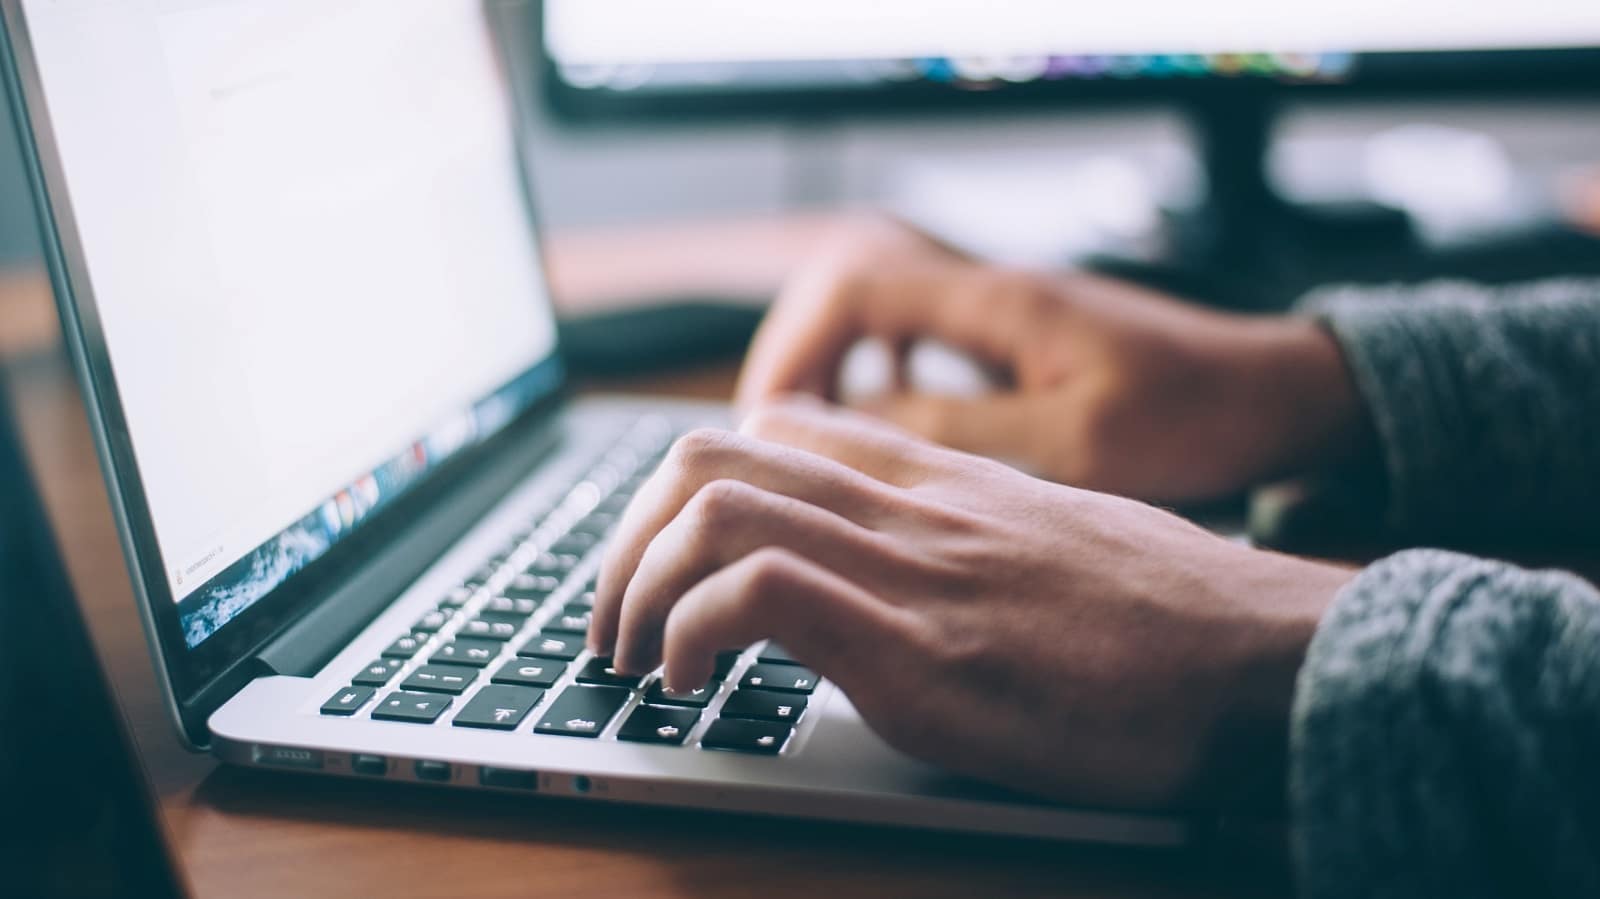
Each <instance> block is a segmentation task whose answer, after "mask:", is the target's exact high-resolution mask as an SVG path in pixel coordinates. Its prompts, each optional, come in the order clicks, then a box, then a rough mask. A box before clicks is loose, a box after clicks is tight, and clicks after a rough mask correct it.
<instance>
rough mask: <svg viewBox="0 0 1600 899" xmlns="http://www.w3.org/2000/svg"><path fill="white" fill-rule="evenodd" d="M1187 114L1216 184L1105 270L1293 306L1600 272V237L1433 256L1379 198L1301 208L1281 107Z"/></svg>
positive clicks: (1209, 298) (1497, 243)
mask: <svg viewBox="0 0 1600 899" xmlns="http://www.w3.org/2000/svg"><path fill="white" fill-rule="evenodd" d="M1230 87H1236V88H1238V90H1236V91H1229V92H1226V93H1224V94H1219V95H1217V96H1215V97H1210V98H1207V99H1204V100H1195V101H1193V102H1191V103H1190V104H1189V105H1188V106H1187V107H1186V113H1187V118H1188V121H1189V122H1190V125H1191V130H1192V132H1193V134H1194V140H1195V144H1196V151H1197V156H1198V158H1199V162H1200V167H1201V170H1202V174H1203V177H1204V183H1205V197H1204V200H1203V201H1202V202H1201V203H1200V204H1199V205H1197V206H1195V207H1193V208H1190V209H1184V210H1177V211H1169V212H1167V213H1166V215H1165V223H1164V227H1163V228H1162V229H1161V232H1160V234H1159V236H1158V237H1157V239H1156V240H1155V241H1154V242H1153V244H1154V245H1153V246H1152V247H1151V248H1150V251H1149V252H1147V253H1145V254H1142V255H1139V256H1101V257H1095V258H1093V259H1091V260H1089V261H1088V264H1089V266H1090V267H1092V268H1095V269H1097V270H1100V271H1103V272H1107V273H1110V274H1115V275H1118V276H1121V277H1126V278H1129V279H1132V280H1135V281H1139V282H1141V283H1145V284H1149V285H1150V286H1152V287H1157V288H1159V289H1162V290H1165V291H1168V292H1171V293H1175V294H1178V295H1181V296H1186V297H1189V298H1192V299H1196V300H1200V301H1203V302H1207V303H1211V304H1214V305H1218V306H1223V307H1227V308H1233V309H1240V310H1256V311H1269V310H1277V309H1282V308H1284V307H1285V306H1287V305H1288V304H1289V303H1291V302H1293V300H1294V299H1295V298H1296V297H1298V296H1300V295H1301V294H1303V293H1304V292H1305V291H1307V290H1309V289H1311V288H1312V287H1315V286H1317V285H1319V284H1326V283H1330V282H1334V281H1358V282H1359V281H1365V282H1372V281H1395V280H1400V281H1411V280H1423V279H1426V278H1430V277H1463V278H1470V279H1474V280H1481V281H1488V282H1504V281H1512V280H1520V279H1527V278H1537V277H1542V276H1547V275H1554V274H1578V273H1596V272H1600V240H1597V239H1596V238H1594V237H1593V236H1589V235H1584V234H1581V233H1577V232H1575V231H1573V230H1571V229H1569V228H1565V227H1563V226H1561V225H1558V224H1556V223H1551V224H1549V225H1548V226H1544V227H1541V228H1538V229H1534V230H1529V231H1523V232H1519V233H1516V234H1506V235H1501V236H1496V237H1495V238H1494V239H1492V240H1486V241H1483V242H1481V243H1478V244H1474V245H1470V246H1468V245H1463V246H1459V247H1453V248H1451V249H1450V250H1449V251H1444V252H1441V251H1437V250H1431V249H1429V248H1427V247H1425V246H1424V245H1423V243H1422V241H1420V240H1419V239H1418V237H1417V235H1416V232H1415V230H1414V229H1413V228H1412V224H1411V222H1410V220H1409V218H1408V216H1407V215H1406V214H1405V213H1404V212H1402V211H1400V210H1398V209H1393V208H1390V207H1385V206H1382V205H1379V204H1376V203H1363V202H1352V203H1317V204H1311V203H1295V202H1291V201H1289V200H1287V199H1285V198H1284V197H1283V196H1281V195H1280V194H1279V193H1278V192H1277V190H1276V189H1275V188H1274V187H1273V185H1272V182H1271V179H1270V177H1269V176H1268V165H1267V157H1268V153H1269V151H1270V149H1271V145H1272V138H1273V130H1274V125H1275V121H1276V118H1277V106H1276V103H1275V102H1274V101H1273V99H1272V97H1271V96H1270V95H1269V94H1268V92H1267V91H1266V90H1256V89H1254V88H1253V87H1252V86H1251V85H1247V84H1239V85H1230Z"/></svg>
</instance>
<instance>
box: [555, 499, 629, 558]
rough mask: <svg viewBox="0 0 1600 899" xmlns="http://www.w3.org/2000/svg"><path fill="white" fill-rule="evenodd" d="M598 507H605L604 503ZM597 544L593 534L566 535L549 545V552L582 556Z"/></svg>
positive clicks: (597, 540) (597, 538)
mask: <svg viewBox="0 0 1600 899" xmlns="http://www.w3.org/2000/svg"><path fill="white" fill-rule="evenodd" d="M600 505H601V506H602V507H603V506H605V503H601V504H600ZM616 511H618V512H620V511H622V510H621V509H618V510H616ZM599 542H600V538H599V537H596V536H595V535H593V534H567V535H566V536H564V537H562V538H561V539H559V540H557V541H556V542H555V543H553V544H551V546H550V552H551V553H553V554H555V555H558V556H559V555H574V556H582V555H584V554H585V553H587V552H588V551H589V550H591V549H594V547H595V544H597V543H599Z"/></svg>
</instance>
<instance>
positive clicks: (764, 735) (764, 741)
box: [700, 718, 794, 755]
mask: <svg viewBox="0 0 1600 899" xmlns="http://www.w3.org/2000/svg"><path fill="white" fill-rule="evenodd" d="M792 733H794V728H792V727H790V726H789V725H787V724H778V723H776V722H772V721H740V720H738V719H734V718H718V719H717V720H715V721H713V722H711V726H710V727H708V728H706V733H705V736H703V737H701V738H700V745H701V746H703V747H705V748H706V749H728V750H732V751H734V752H755V753H761V754H764V755H777V754H778V751H779V750H781V749H783V744H784V743H787V742H788V741H789V735H790V734H792Z"/></svg>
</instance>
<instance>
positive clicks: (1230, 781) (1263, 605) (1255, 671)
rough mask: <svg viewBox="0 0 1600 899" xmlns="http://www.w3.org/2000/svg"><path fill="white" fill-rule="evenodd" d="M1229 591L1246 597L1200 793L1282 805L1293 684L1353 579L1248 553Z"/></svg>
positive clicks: (1346, 572) (1230, 802)
mask: <svg viewBox="0 0 1600 899" xmlns="http://www.w3.org/2000/svg"><path fill="white" fill-rule="evenodd" d="M1248 552H1249V553H1250V554H1251V555H1252V556H1253V558H1252V559H1250V560H1249V561H1248V562H1245V561H1243V560H1241V563H1240V564H1239V565H1238V566H1237V567H1236V569H1235V570H1237V571H1239V572H1241V573H1243V574H1244V576H1243V577H1242V578H1241V579H1240V580H1239V581H1238V582H1233V583H1231V585H1230V586H1229V587H1228V588H1227V589H1228V590H1229V591H1230V592H1232V593H1233V594H1234V595H1235V596H1245V597H1250V599H1249V600H1248V611H1247V612H1246V614H1244V615H1243V616H1242V617H1241V619H1240V621H1239V622H1238V627H1237V631H1238V636H1237V639H1235V640H1232V641H1229V642H1230V644H1231V652H1230V658H1229V659H1228V662H1227V663H1226V665H1225V670H1226V672H1227V674H1226V676H1225V677H1224V679H1223V689H1222V691H1221V693H1220V699H1219V704H1218V708H1217V710H1216V713H1215V715H1214V726H1213V732H1212V734H1211V736H1210V739H1209V740H1208V741H1207V744H1208V748H1207V751H1206V755H1205V757H1204V759H1203V761H1202V770H1203V772H1204V773H1203V776H1202V780H1203V782H1204V784H1205V786H1206V788H1205V792H1206V793H1207V794H1208V795H1209V797H1211V798H1212V799H1214V801H1215V802H1216V804H1217V805H1219V806H1227V807H1228V808H1230V809H1233V810H1235V811H1243V810H1254V811H1261V810H1272V809H1276V808H1279V807H1281V805H1282V803H1283V800H1284V788H1285V782H1286V781H1285V779H1286V776H1287V770H1288V752H1289V721H1290V718H1291V716H1292V712H1293V707H1294V696H1295V684H1296V681H1297V680H1298V678H1299V674H1300V669H1301V667H1302V665H1303V664H1304V662H1305V657H1306V650H1307V648H1308V647H1309V646H1310V645H1311V638H1312V637H1313V636H1314V635H1315V634H1316V630H1317V626H1318V624H1319V623H1320V622H1321V620H1322V616H1323V614H1324V613H1325V612H1326V611H1327V609H1328V607H1329V606H1331V605H1332V603H1333V601H1334V598H1335V597H1336V596H1337V595H1338V593H1339V591H1340V590H1342V589H1343V588H1344V586H1345V585H1346V584H1348V583H1349V582H1350V581H1351V580H1352V579H1353V578H1354V577H1355V575H1356V571H1355V570H1353V569H1351V568H1347V567H1344V566H1338V565H1331V564H1326V563H1321V562H1313V561H1308V560H1305V559H1298V558H1294V557H1290V556H1284V555H1280V554H1277V553H1271V552H1266V551H1263V550H1249V551H1248Z"/></svg>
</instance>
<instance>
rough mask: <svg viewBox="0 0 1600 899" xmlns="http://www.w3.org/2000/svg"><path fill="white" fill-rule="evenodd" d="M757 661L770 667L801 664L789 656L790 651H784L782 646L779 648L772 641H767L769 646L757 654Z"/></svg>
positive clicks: (762, 648)
mask: <svg viewBox="0 0 1600 899" xmlns="http://www.w3.org/2000/svg"><path fill="white" fill-rule="evenodd" d="M756 661H758V662H765V663H767V664H769V665H799V664H801V662H800V660H798V659H796V658H795V657H794V656H793V655H790V654H789V650H787V649H784V648H783V647H782V646H779V645H778V644H776V643H773V642H772V641H770V640H769V641H767V645H765V646H763V647H761V651H760V652H758V653H756Z"/></svg>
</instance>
